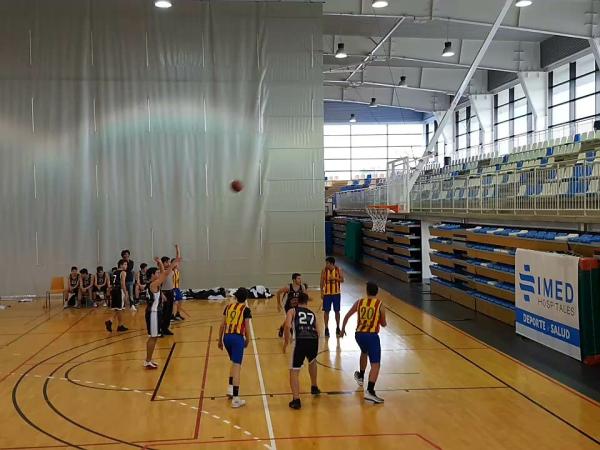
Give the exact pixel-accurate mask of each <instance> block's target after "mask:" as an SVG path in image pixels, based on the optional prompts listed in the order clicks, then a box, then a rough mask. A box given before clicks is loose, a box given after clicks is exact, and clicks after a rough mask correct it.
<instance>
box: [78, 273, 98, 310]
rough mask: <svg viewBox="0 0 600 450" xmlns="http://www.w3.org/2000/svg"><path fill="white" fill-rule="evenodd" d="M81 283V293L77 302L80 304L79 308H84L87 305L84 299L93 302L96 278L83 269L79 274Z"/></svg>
mask: <svg viewBox="0 0 600 450" xmlns="http://www.w3.org/2000/svg"><path fill="white" fill-rule="evenodd" d="M79 274H80V275H81V276H80V283H79V292H78V293H77V300H78V302H79V306H81V307H83V306H85V305H86V304H87V302H85V303H84V299H89V300H90V301H91V300H92V289H93V287H94V277H93V276H92V275H91V274H90V273H89V272H88V270H87V269H86V268H83V269H81V271H80V272H79Z"/></svg>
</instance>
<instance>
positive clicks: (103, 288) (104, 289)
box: [92, 285, 108, 294]
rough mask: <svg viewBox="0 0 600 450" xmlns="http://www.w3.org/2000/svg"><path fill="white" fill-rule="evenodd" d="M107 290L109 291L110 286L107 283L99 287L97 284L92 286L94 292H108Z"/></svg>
mask: <svg viewBox="0 0 600 450" xmlns="http://www.w3.org/2000/svg"><path fill="white" fill-rule="evenodd" d="M107 291H108V288H107V287H106V285H104V286H102V287H100V288H97V287H96V286H94V287H93V288H92V292H104V293H105V294H106V292H107Z"/></svg>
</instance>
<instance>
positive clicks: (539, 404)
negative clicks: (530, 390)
mask: <svg viewBox="0 0 600 450" xmlns="http://www.w3.org/2000/svg"><path fill="white" fill-rule="evenodd" d="M388 293H389V292H388ZM390 295H391V296H392V297H396V296H395V295H393V294H390ZM396 298H398V297H396ZM399 300H400V301H402V302H403V303H405V304H407V303H406V302H405V301H404V300H402V299H400V298H399ZM385 306H386V310H387V311H390V312H391V313H392V314H394V315H395V316H396V317H398V318H400V319H402V320H404V321H406V322H407V323H409V324H410V325H412V326H413V327H415V328H417V329H418V330H421V331H422V332H423V333H425V334H427V335H428V336H430V337H431V338H432V339H435V340H436V341H437V342H439V343H441V344H442V345H444V346H445V347H446V348H448V349H449V350H450V351H452V352H453V353H455V354H456V355H457V356H459V357H460V358H462V359H464V360H465V361H467V362H469V363H471V364H472V365H473V366H475V367H477V368H478V369H479V370H481V371H482V372H484V373H486V374H487V375H489V376H490V377H492V378H494V379H495V380H496V381H499V382H500V383H502V384H503V385H505V386H506V387H507V388H509V389H511V390H512V391H513V392H515V393H516V394H519V395H520V396H522V397H523V398H525V399H526V400H529V401H530V402H531V403H532V404H534V405H535V406H537V407H538V408H540V409H541V410H543V411H545V412H547V413H548V414H550V415H551V416H553V417H554V418H555V419H558V420H559V421H560V422H562V423H564V424H565V425H567V426H568V427H569V428H571V429H573V430H574V431H577V432H578V433H579V434H581V435H582V436H584V437H586V438H588V439H589V440H591V441H592V442H594V443H596V444H599V445H600V439H596V438H595V437H593V436H591V435H590V434H588V433H587V432H585V431H583V430H582V429H580V428H579V427H577V426H575V425H574V424H572V423H570V422H569V421H567V420H566V419H564V418H563V417H561V416H559V415H558V414H557V413H555V412H553V411H551V410H550V409H548V408H547V407H545V406H544V405H542V404H541V403H539V402H538V401H536V400H534V399H533V398H531V397H530V396H528V395H527V394H525V393H524V392H521V391H520V390H518V389H517V388H516V387H514V386H512V385H510V384H508V383H507V382H506V381H504V380H502V379H501V378H500V377H498V376H497V375H495V374H493V373H492V372H490V371H489V370H487V369H485V368H484V367H482V366H480V365H479V364H477V363H476V362H475V361H473V360H471V359H469V358H468V357H467V356H466V355H463V354H462V353H460V352H458V351H457V350H455V349H453V348H452V347H450V346H449V345H448V344H446V343H445V342H443V341H441V340H440V339H439V338H436V337H435V336H433V335H431V334H429V333H427V332H426V331H425V330H424V329H422V328H421V327H419V326H418V325H415V324H414V323H413V322H411V321H410V320H408V319H407V318H405V317H404V316H402V315H401V314H400V313H398V312H397V311H394V310H393V309H392V308H390V307H389V305H385ZM421 313H424V314H427V315H429V316H431V315H430V314H428V313H427V312H425V311H421ZM431 317H434V316H431ZM434 318H435V319H436V320H438V321H440V320H439V319H437V318H436V317H434ZM440 322H441V321H440ZM442 323H443V322H442ZM466 336H468V335H466ZM525 367H527V366H525Z"/></svg>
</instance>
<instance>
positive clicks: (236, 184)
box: [231, 180, 244, 192]
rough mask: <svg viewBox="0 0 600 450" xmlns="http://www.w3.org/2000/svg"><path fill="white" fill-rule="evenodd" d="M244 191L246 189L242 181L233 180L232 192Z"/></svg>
mask: <svg viewBox="0 0 600 450" xmlns="http://www.w3.org/2000/svg"><path fill="white" fill-rule="evenodd" d="M242 189H244V185H243V184H242V182H241V181H240V180H233V181H232V182H231V190H232V191H233V192H240V191H241V190H242Z"/></svg>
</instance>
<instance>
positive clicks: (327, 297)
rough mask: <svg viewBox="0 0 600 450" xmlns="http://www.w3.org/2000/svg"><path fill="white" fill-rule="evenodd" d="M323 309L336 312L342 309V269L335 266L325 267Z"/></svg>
mask: <svg viewBox="0 0 600 450" xmlns="http://www.w3.org/2000/svg"><path fill="white" fill-rule="evenodd" d="M323 272H324V273H323V282H322V283H323V311H326V312H329V311H331V307H332V306H333V310H334V311H335V312H339V311H340V300H341V297H342V296H341V283H340V278H341V274H340V269H339V268H337V267H333V268H331V269H329V268H327V267H326V268H325V269H323Z"/></svg>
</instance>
